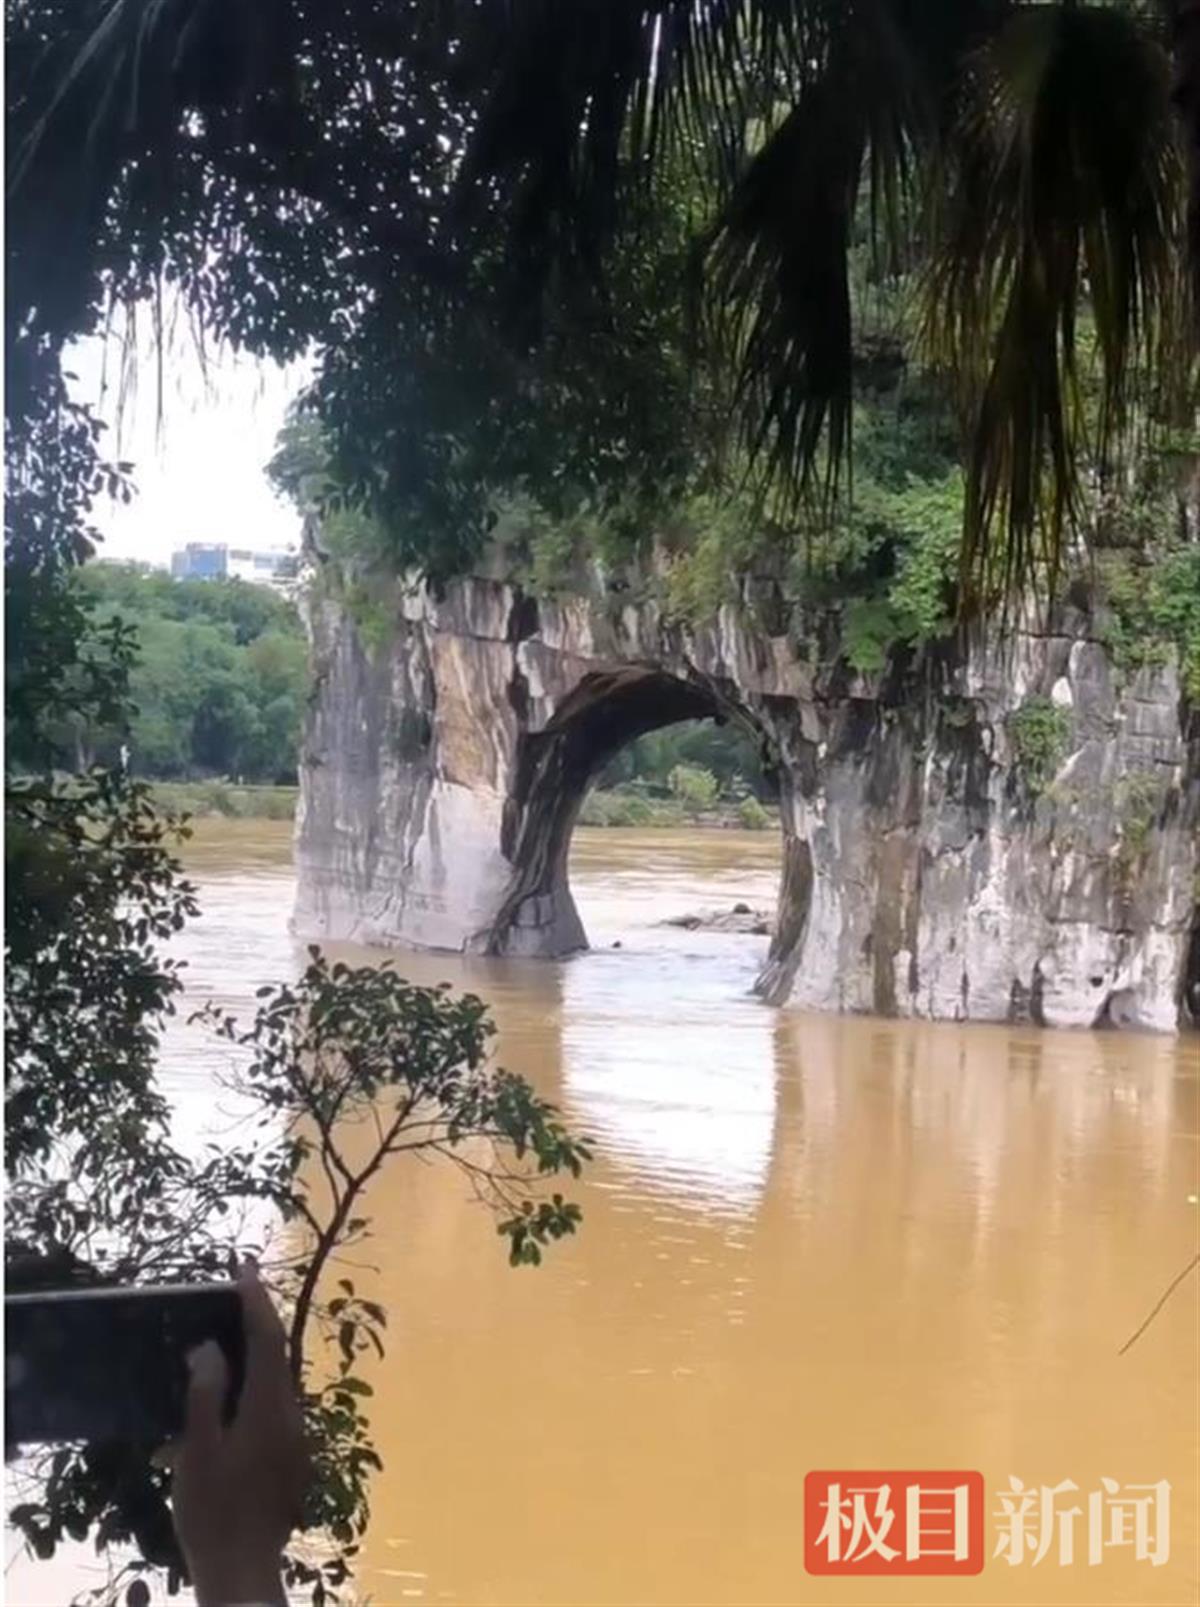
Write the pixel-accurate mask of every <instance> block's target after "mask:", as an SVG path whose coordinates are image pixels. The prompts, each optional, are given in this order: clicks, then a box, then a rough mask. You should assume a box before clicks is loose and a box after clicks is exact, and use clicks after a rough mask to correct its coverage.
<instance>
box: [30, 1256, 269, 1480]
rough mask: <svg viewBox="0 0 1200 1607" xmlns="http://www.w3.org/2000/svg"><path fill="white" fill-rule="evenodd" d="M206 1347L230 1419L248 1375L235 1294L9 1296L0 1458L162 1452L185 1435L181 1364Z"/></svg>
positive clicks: (224, 1289) (197, 1290) (191, 1290)
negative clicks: (39, 1449) (222, 1374)
mask: <svg viewBox="0 0 1200 1607" xmlns="http://www.w3.org/2000/svg"><path fill="white" fill-rule="evenodd" d="M206 1339H214V1340H216V1342H217V1344H219V1345H220V1347H221V1349H222V1351H223V1352H224V1354H225V1358H226V1360H227V1362H228V1363H229V1374H230V1387H229V1392H228V1395H227V1397H226V1401H225V1411H226V1416H227V1418H229V1417H231V1416H232V1414H233V1410H234V1408H235V1406H236V1403H237V1398H238V1395H239V1394H240V1392H241V1387H242V1380H243V1377H244V1375H245V1335H244V1333H243V1329H242V1303H241V1297H240V1296H239V1294H238V1292H237V1289H236V1288H235V1287H234V1285H233V1284H207V1285H186V1284H184V1285H163V1286H160V1287H158V1288H139V1289H130V1288H124V1289H119V1288H118V1289H111V1288H97V1289H66V1290H43V1291H40V1292H39V1293H36V1294H21V1295H8V1296H6V1298H5V1301H4V1416H5V1424H4V1438H5V1443H6V1451H7V1450H11V1449H14V1448H16V1447H18V1446H21V1445H31V1444H55V1443H67V1442H73V1441H82V1442H85V1443H88V1444H97V1443H101V1442H103V1441H106V1440H121V1441H125V1442H127V1443H130V1442H132V1443H138V1444H146V1445H158V1444H161V1443H162V1442H163V1441H164V1440H167V1439H169V1438H170V1437H171V1436H172V1435H175V1434H178V1433H179V1432H180V1430H181V1429H182V1427H183V1414H184V1400H185V1396H186V1392H187V1377H188V1373H187V1362H186V1356H187V1353H188V1351H190V1350H191V1349H192V1348H193V1347H194V1346H196V1345H198V1344H200V1343H202V1342H203V1341H204V1340H206Z"/></svg>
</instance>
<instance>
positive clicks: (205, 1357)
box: [172, 1261, 308, 1607]
mask: <svg viewBox="0 0 1200 1607" xmlns="http://www.w3.org/2000/svg"><path fill="white" fill-rule="evenodd" d="M238 1285H239V1288H240V1291H241V1297H242V1313H243V1317H242V1320H243V1323H244V1326H245V1332H246V1376H245V1381H244V1383H243V1385H242V1393H241V1397H240V1399H239V1400H238V1405H237V1413H236V1415H235V1417H234V1420H233V1422H232V1423H229V1424H226V1423H224V1422H223V1421H222V1415H221V1414H222V1408H223V1405H224V1401H225V1395H226V1391H227V1389H228V1385H229V1368H228V1365H227V1363H226V1361H225V1357H224V1355H223V1353H222V1351H221V1349H220V1347H219V1346H218V1345H217V1344H216V1343H215V1342H214V1341H212V1340H209V1341H207V1342H206V1343H205V1344H203V1345H200V1346H198V1347H197V1348H196V1349H195V1350H194V1351H192V1353H191V1355H190V1356H189V1357H188V1366H189V1369H190V1371H191V1379H190V1382H189V1385H188V1393H187V1407H186V1416H185V1426H184V1432H183V1437H182V1439H181V1441H180V1442H179V1445H178V1447H177V1449H176V1452H175V1455H174V1459H173V1460H174V1469H175V1472H174V1480H173V1487H172V1509H173V1513H174V1520H175V1532H176V1534H177V1535H178V1536H179V1544H180V1547H181V1548H182V1550H183V1555H184V1558H185V1560H186V1562H187V1565H188V1572H189V1573H190V1574H191V1578H192V1584H193V1586H194V1588H195V1592H196V1601H197V1603H198V1604H199V1607H233V1604H237V1603H242V1602H247V1603H249V1602H253V1603H270V1604H271V1607H275V1604H277V1603H278V1604H282V1603H283V1602H284V1601H285V1597H284V1594H283V1584H282V1580H281V1577H280V1559H281V1557H282V1554H283V1548H284V1545H285V1544H286V1542H287V1538H288V1535H289V1534H290V1533H291V1532H292V1530H293V1528H294V1527H295V1526H296V1524H297V1523H298V1522H299V1518H300V1509H301V1503H302V1501H303V1498H304V1489H305V1485H306V1482H307V1477H308V1459H307V1456H306V1454H305V1449H304V1435H303V1428H302V1422H301V1416H300V1407H299V1403H298V1402H297V1400H296V1392H295V1389H294V1387H293V1384H292V1377H291V1373H290V1371H289V1369H288V1362H287V1339H286V1336H285V1335H284V1331H283V1326H282V1324H281V1323H280V1321H279V1317H278V1316H277V1314H276V1312H275V1308H274V1306H273V1305H272V1304H271V1301H270V1297H269V1296H268V1294H267V1292H266V1290H265V1289H264V1288H263V1286H262V1284H261V1283H260V1282H259V1281H258V1269H257V1267H256V1266H255V1265H254V1263H253V1262H252V1261H247V1262H245V1263H244V1264H243V1267H242V1270H241V1273H240V1274H239V1277H238Z"/></svg>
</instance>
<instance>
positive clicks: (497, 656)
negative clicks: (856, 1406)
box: [296, 576, 1200, 1031]
mask: <svg viewBox="0 0 1200 1607" xmlns="http://www.w3.org/2000/svg"><path fill="white" fill-rule="evenodd" d="M777 612H778V611H777ZM762 618H763V612H762V610H761V609H755V610H750V609H749V608H745V609H743V608H734V607H727V608H725V609H723V610H722V611H721V613H720V614H719V616H718V617H717V618H716V619H714V620H713V621H712V622H711V623H709V624H707V625H705V626H702V627H698V628H691V627H686V626H684V625H683V624H680V623H679V622H675V621H671V620H668V619H667V618H665V617H664V615H663V614H662V612H661V610H660V608H659V607H658V606H657V605H656V604H655V603H653V602H649V601H648V602H643V603H639V604H632V603H628V602H622V601H621V600H620V598H612V597H609V596H606V595H605V594H604V591H603V588H602V587H601V585H600V583H599V581H598V579H593V581H592V582H591V584H590V587H589V589H588V591H587V592H586V593H584V592H581V593H580V594H577V595H571V596H568V597H560V598H554V599H534V598H531V597H530V596H528V595H526V594H524V593H523V592H522V591H521V590H520V589H519V588H518V587H515V586H513V585H511V584H508V583H506V582H504V581H502V580H498V579H488V578H484V577H482V576H476V577H472V578H468V579H464V580H460V581H457V582H454V583H452V584H451V585H450V586H449V587H448V588H446V590H445V591H444V593H443V594H442V595H440V596H435V595H433V594H432V593H431V592H430V591H429V590H428V589H427V588H425V587H416V588H411V589H408V590H402V589H401V588H399V587H398V588H397V592H396V600H395V605H394V608H393V609H391V610H390V611H389V616H388V617H387V618H386V619H385V621H384V625H385V628H384V630H383V631H381V632H380V631H378V630H377V631H375V632H374V635H375V637H376V643H375V646H374V648H373V650H368V649H367V647H366V646H364V643H363V640H362V633H361V632H360V630H359V628H358V627H356V625H355V624H354V622H353V620H352V619H351V617H350V615H349V613H348V612H347V611H346V610H345V608H344V607H342V606H341V605H339V604H338V603H337V602H335V601H331V600H329V598H327V597H326V598H325V599H324V600H320V598H319V595H315V596H314V599H313V601H312V602H311V604H310V628H311V633H312V642H313V653H314V663H315V667H316V687H315V692H314V696H313V701H312V706H311V711H310V716H309V721H308V727H307V733H306V743H305V753H304V757H303V762H302V793H301V807H300V812H299V817H298V824H297V842H298V864H299V891H298V897H297V907H296V924H297V928H298V930H299V931H301V932H303V933H304V934H305V935H313V936H326V937H353V938H357V939H359V940H362V941H365V942H369V943H377V944H384V945H396V946H401V947H403V946H412V945H415V946H422V947H426V946H427V947H439V948H451V949H459V948H469V949H481V950H487V951H490V952H496V953H508V954H526V955H560V954H564V953H567V952H570V951H571V950H574V949H577V948H580V947H582V946H584V945H585V942H586V939H585V936H584V932H583V929H582V926H581V924H580V921H579V917H578V915H577V913H576V910H575V906H574V902H573V900H572V897H571V891H570V887H569V884H568V879H567V853H568V847H569V842H570V835H571V830H572V827H573V824H574V820H575V815H576V812H577V810H578V807H579V804H580V802H581V800H582V797H583V795H584V793H585V791H586V789H587V785H588V783H589V780H590V778H591V777H592V776H593V775H594V773H595V772H596V771H597V770H598V769H599V768H600V767H601V766H602V765H603V764H604V763H605V761H606V760H607V759H608V757H609V756H610V755H611V754H612V753H614V752H615V751H616V750H617V749H619V748H620V747H621V746H622V745H623V744H624V743H626V742H628V741H630V740H631V739H632V738H633V737H635V736H636V735H638V734H640V733H641V732H642V731H646V730H650V729H653V728H655V727H657V726H660V725H664V724H667V723H670V722H671V721H674V720H679V719H686V718H692V717H696V716H702V715H714V716H716V717H717V718H735V719H740V720H743V721H745V722H746V723H747V724H749V725H750V726H751V727H752V728H753V729H754V730H755V731H756V732H758V733H759V735H760V737H761V740H762V742H763V744H764V749H765V751H766V753H767V754H768V755H769V757H770V759H771V761H772V762H773V764H774V765H775V768H776V769H777V772H778V777H779V785H780V799H781V808H782V820H783V831H784V875H783V880H782V886H781V891H780V900H779V909H778V912H777V918H776V927H775V932H774V936H773V939H772V943H771V950H770V957H769V959H768V962H767V964H766V967H765V969H764V971H763V974H762V977H761V978H760V983H759V987H760V990H761V991H762V993H763V994H764V996H766V997H767V998H769V999H771V1000H773V1001H777V1002H783V1001H785V1000H790V1001H792V1002H795V1003H797V1004H801V1005H805V1006H809V1007H812V1008H816V1009H823V1010H864V1011H877V1012H882V1013H885V1014H898V1015H919V1016H930V1017H947V1018H954V1019H975V1020H1006V1019H1014V1018H1027V1019H1030V1020H1033V1021H1035V1022H1043V1023H1046V1024H1049V1025H1058V1026H1087V1025H1093V1024H1104V1023H1108V1024H1112V1025H1117V1026H1143V1027H1151V1028H1156V1029H1159V1030H1164V1031H1166V1030H1173V1029H1174V1028H1175V1027H1176V1026H1177V1025H1179V1024H1180V1023H1181V1022H1183V1021H1185V1020H1186V1019H1187V1018H1188V1011H1189V1001H1191V1000H1192V999H1193V998H1194V992H1195V989H1196V987H1197V984H1198V983H1200V932H1198V930H1197V917H1196V902H1197V882H1198V879H1200V841H1198V839H1200V718H1198V716H1197V712H1196V711H1195V710H1194V709H1189V707H1188V705H1187V702H1186V700H1185V699H1184V697H1183V696H1182V694H1181V690H1180V686H1179V683H1178V678H1177V675H1176V672H1175V670H1174V668H1173V666H1172V665H1171V664H1170V663H1165V664H1164V665H1162V666H1161V667H1159V668H1154V669H1144V670H1142V671H1140V672H1139V673H1138V674H1137V675H1136V676H1135V677H1134V678H1133V679H1131V680H1129V681H1128V682H1127V683H1125V684H1119V682H1118V678H1117V676H1116V675H1115V673H1114V670H1113V666H1112V664H1111V663H1110V661H1109V658H1108V656H1107V654H1106V651H1105V649H1104V647H1103V646H1102V645H1101V644H1100V642H1099V640H1098V639H1097V638H1096V636H1095V634H1094V633H1093V632H1092V628H1091V626H1090V624H1089V621H1088V620H1087V619H1086V618H1085V616H1083V615H1082V614H1079V613H1076V612H1072V611H1069V610H1063V611H1061V612H1060V615H1059V617H1058V618H1057V619H1056V620H1055V621H1054V622H1053V625H1052V627H1051V628H1050V629H1047V630H1046V631H1043V632H1033V631H1023V632H1019V633H1017V634H1016V635H1015V637H1014V638H1013V639H1012V640H1011V642H1010V643H1009V645H1008V646H1007V648H1006V649H1005V651H1004V653H1003V654H1000V653H998V652H996V651H988V650H984V649H981V648H979V647H976V648H973V649H970V650H966V649H963V650H961V651H958V652H950V651H949V650H947V651H945V652H943V653H939V654H935V655H932V656H929V657H927V658H925V659H924V660H922V661H920V662H915V663H909V664H905V665H900V664H896V665H893V666H892V667H891V668H890V669H889V670H888V672H887V673H886V674H884V675H882V676H879V677H873V678H870V679H867V678H863V677H855V676H853V675H851V674H850V673H849V672H848V671H846V670H845V669H844V667H843V668H841V669H838V668H834V669H826V670H824V671H817V670H814V668H813V667H812V666H811V665H810V664H809V663H808V662H807V661H806V660H805V658H804V657H803V656H801V654H800V653H799V652H798V650H797V647H796V645H795V642H794V639H793V636H792V635H790V634H788V633H787V632H786V631H783V630H781V632H780V633H779V634H772V633H771V632H769V631H768V630H765V629H764V628H763V626H762V624H761V623H760V622H761V620H762ZM1031 710H1032V711H1035V712H1036V713H1037V714H1038V715H1039V717H1042V718H1043V719H1044V720H1045V721H1046V722H1047V724H1048V726H1049V730H1050V734H1051V736H1052V737H1053V740H1047V739H1046V736H1045V733H1044V732H1043V733H1042V742H1041V746H1040V748H1039V749H1038V752H1037V754H1036V764H1035V763H1034V758H1033V757H1031V756H1030V755H1029V754H1027V753H1025V752H1024V751H1023V735H1024V733H1025V725H1024V724H1023V721H1024V719H1025V715H1026V714H1028V713H1029V711H1031ZM1036 734H1037V733H1036V732H1035V735H1036ZM1039 767H1040V769H1039ZM1189 956H1190V957H1189Z"/></svg>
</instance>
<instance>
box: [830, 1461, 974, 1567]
mask: <svg viewBox="0 0 1200 1607" xmlns="http://www.w3.org/2000/svg"><path fill="white" fill-rule="evenodd" d="M983 1503H984V1495H983V1474H982V1473H968V1472H962V1471H959V1472H949V1473H948V1472H941V1471H935V1472H929V1471H928V1470H923V1471H922V1472H919V1473H914V1472H887V1473H864V1472H857V1471H845V1472H832V1473H830V1472H822V1473H809V1474H807V1475H806V1476H805V1480H804V1566H805V1568H806V1569H807V1571H808V1572H809V1573H810V1574H897V1575H899V1574H977V1573H982V1571H983V1518H984V1513H983Z"/></svg>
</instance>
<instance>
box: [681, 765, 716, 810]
mask: <svg viewBox="0 0 1200 1607" xmlns="http://www.w3.org/2000/svg"><path fill="white" fill-rule="evenodd" d="M670 785H671V792H672V794H673V795H674V796H675V797H676V798H678V799H679V801H680V803H681V804H682V805H683V807H684V808H685V809H686V810H687V812H688V814H699V813H700V812H701V811H702V810H705V809H711V808H712V806H713V804H715V803H716V801H717V793H718V791H719V788H718V785H717V778H716V776H714V775H713V773H712V771H711V770H703V769H701V768H700V766H699V765H691V764H677V765H676V766H675V768H674V769H673V770H672V771H671V776H670Z"/></svg>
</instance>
